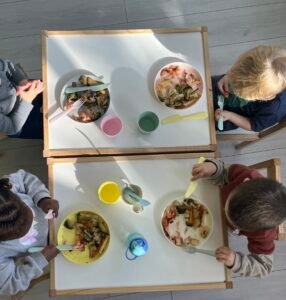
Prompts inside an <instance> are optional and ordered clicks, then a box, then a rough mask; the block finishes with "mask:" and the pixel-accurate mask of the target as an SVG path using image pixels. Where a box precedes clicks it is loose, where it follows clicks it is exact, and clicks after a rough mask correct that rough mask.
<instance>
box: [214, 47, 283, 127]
mask: <svg viewBox="0 0 286 300" xmlns="http://www.w3.org/2000/svg"><path fill="white" fill-rule="evenodd" d="M212 87H213V96H214V108H215V118H216V121H217V120H218V119H219V117H220V116H222V117H223V119H224V121H225V122H224V131H225V130H232V129H236V128H238V127H240V128H243V129H245V130H252V131H261V130H264V129H266V128H268V127H271V126H273V125H275V124H276V123H278V122H280V121H281V120H282V119H283V118H284V117H285V116H286V49H283V48H278V47H272V46H258V47H255V48H253V49H250V50H248V51H246V52H245V53H243V54H242V55H241V56H240V57H239V58H238V60H237V61H236V62H235V63H234V65H233V66H232V67H231V68H230V70H229V71H228V72H227V74H226V75H224V76H223V75H221V76H214V77H212ZM220 94H221V95H223V96H224V97H225V101H224V108H223V109H220V108H219V106H218V103H217V102H218V96H219V95H220Z"/></svg>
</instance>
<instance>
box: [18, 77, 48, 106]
mask: <svg viewBox="0 0 286 300" xmlns="http://www.w3.org/2000/svg"><path fill="white" fill-rule="evenodd" d="M43 90H44V84H43V82H42V81H41V80H33V81H29V82H27V83H26V84H24V85H20V86H19V87H18V88H17V92H16V95H17V96H20V97H21V98H22V99H23V100H24V101H27V102H29V103H32V102H33V100H34V99H35V98H36V96H37V95H38V94H40V93H41V92H42V91H43Z"/></svg>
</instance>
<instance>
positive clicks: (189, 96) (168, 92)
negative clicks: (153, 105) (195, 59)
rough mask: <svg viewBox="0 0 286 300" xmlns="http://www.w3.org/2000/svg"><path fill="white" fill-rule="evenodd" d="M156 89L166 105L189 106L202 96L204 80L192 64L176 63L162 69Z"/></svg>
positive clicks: (174, 106)
mask: <svg viewBox="0 0 286 300" xmlns="http://www.w3.org/2000/svg"><path fill="white" fill-rule="evenodd" d="M157 76H158V75H157ZM155 91H156V94H157V97H158V98H159V100H160V101H161V102H162V103H164V104H165V105H166V106H169V107H172V108H175V109H183V108H188V107H190V106H192V105H193V104H195V103H196V102H197V100H198V99H199V98H200V97H201V94H202V80H201V77H200V75H199V74H198V72H197V71H196V70H193V69H192V68H191V66H189V65H187V64H184V63H174V64H170V65H168V66H166V67H165V68H163V69H162V70H161V72H160V74H159V78H158V79H157V81H156V82H155Z"/></svg>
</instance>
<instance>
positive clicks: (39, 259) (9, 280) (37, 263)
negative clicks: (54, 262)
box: [0, 252, 48, 296]
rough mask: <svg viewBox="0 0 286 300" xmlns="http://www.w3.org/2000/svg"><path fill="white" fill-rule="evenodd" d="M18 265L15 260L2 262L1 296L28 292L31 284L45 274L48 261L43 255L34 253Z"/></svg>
mask: <svg viewBox="0 0 286 300" xmlns="http://www.w3.org/2000/svg"><path fill="white" fill-rule="evenodd" d="M23 260H24V261H23V262H21V263H19V264H17V263H15V261H14V259H13V258H5V259H1V261H0V274H1V275H0V295H1V294H2V295H10V296H11V295H14V294H16V293H18V292H20V291H24V290H26V289H27V288H28V287H29V285H30V282H31V281H32V280H33V279H35V278H38V277H40V276H41V275H42V274H43V269H44V268H45V267H46V266H47V265H48V261H47V260H46V258H45V257H44V256H43V254H42V253H40V252H39V253H33V254H31V255H28V256H26V257H25V258H23Z"/></svg>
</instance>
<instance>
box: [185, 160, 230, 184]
mask: <svg viewBox="0 0 286 300" xmlns="http://www.w3.org/2000/svg"><path fill="white" fill-rule="evenodd" d="M199 178H207V179H209V180H211V181H213V183H214V184H216V185H225V184H227V183H228V168H227V167H225V165H224V162H223V161H221V160H218V159H206V160H205V162H204V163H202V164H196V165H194V166H193V170H192V178H191V180H197V179H199Z"/></svg>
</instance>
